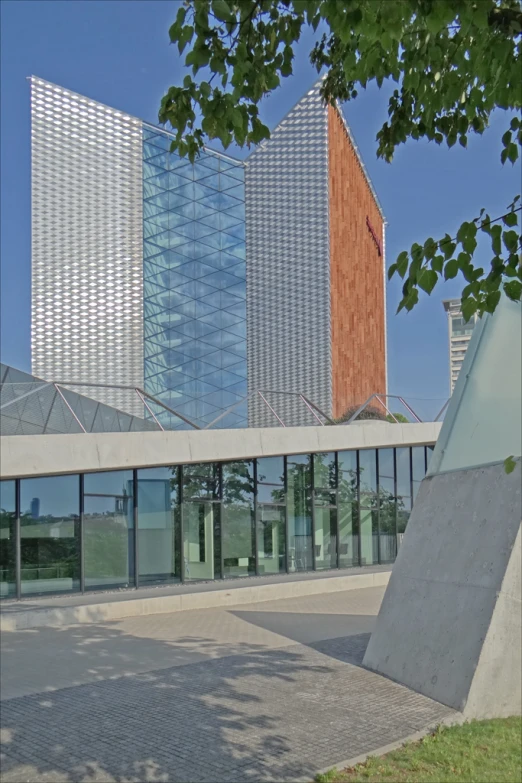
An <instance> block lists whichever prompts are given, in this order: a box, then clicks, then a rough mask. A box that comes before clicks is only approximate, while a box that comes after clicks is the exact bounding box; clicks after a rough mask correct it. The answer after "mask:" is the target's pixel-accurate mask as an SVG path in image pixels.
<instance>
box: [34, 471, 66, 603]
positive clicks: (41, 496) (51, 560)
mask: <svg viewBox="0 0 522 783" xmlns="http://www.w3.org/2000/svg"><path fill="white" fill-rule="evenodd" d="M20 511H21V514H20V535H21V542H20V543H21V574H20V576H21V584H22V595H34V594H37V593H47V592H53V593H54V592H71V591H74V590H79V589H80V479H79V476H78V475H73V476H47V477H45V478H43V477H42V478H33V479H23V480H22V481H21V482H20Z"/></svg>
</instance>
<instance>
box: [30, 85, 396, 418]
mask: <svg viewBox="0 0 522 783" xmlns="http://www.w3.org/2000/svg"><path fill="white" fill-rule="evenodd" d="M30 81H31V109H32V371H33V373H34V374H35V375H37V376H38V377H41V378H45V379H48V380H53V381H61V382H69V383H72V382H85V383H87V382H88V383H89V384H93V383H95V384H100V386H98V387H92V386H91V387H89V388H88V389H87V387H86V388H85V389H82V390H81V391H82V392H83V393H85V394H87V395H88V396H90V397H93V398H96V399H99V400H101V401H102V402H104V403H106V404H108V405H111V406H114V407H116V408H120V409H122V410H125V411H127V412H128V413H131V414H133V415H136V416H143V415H144V409H143V406H142V405H141V404H140V399H139V396H137V395H136V393H135V392H133V391H127V390H126V389H122V388H120V389H118V388H114V387H116V386H120V387H121V386H132V387H138V388H143V389H145V390H146V391H147V393H148V394H150V395H153V396H154V397H156V398H157V399H159V400H161V401H162V402H163V403H165V404H166V405H168V406H169V407H171V408H173V409H175V410H176V411H179V412H180V413H181V414H183V416H185V417H187V418H188V419H190V420H191V421H194V422H196V423H197V424H198V425H199V426H206V425H208V424H209V423H210V422H212V421H213V420H214V419H216V418H217V417H218V416H220V415H221V414H222V413H224V412H225V411H226V410H227V409H228V408H230V407H231V406H234V405H235V407H234V408H233V410H232V411H231V412H229V413H228V414H227V416H226V417H224V418H223V419H222V422H221V423H222V426H226V427H241V426H247V423H248V424H250V426H261V425H272V424H276V423H277V421H276V419H275V418H274V416H273V414H272V412H271V411H270V408H269V407H268V406H266V405H264V404H263V406H262V407H261V406H260V404H258V403H262V400H261V398H260V397H258V396H257V395H256V394H252V395H251V397H250V398H249V400H248V401H246V400H245V399H244V398H245V397H246V396H247V392H252V393H254V392H257V391H262V392H263V393H270V394H272V395H275V398H276V399H277V403H275V404H276V407H277V409H278V410H279V411H280V412H281V415H282V418H283V419H284V421H285V423H286V424H300V423H317V422H316V420H315V419H314V418H313V414H312V413H311V411H310V409H309V408H308V407H307V406H306V405H303V402H302V400H301V399H300V398H299V397H298V396H297V394H295V393H302V394H304V395H305V396H306V397H307V398H308V399H310V400H311V401H312V402H314V403H315V404H316V405H318V406H319V407H320V408H321V410H323V411H324V412H325V413H327V414H328V415H331V416H334V417H335V416H339V415H340V414H342V413H343V412H344V410H345V409H346V408H347V407H348V406H350V405H355V404H359V403H362V402H364V400H365V399H367V398H368V397H369V396H370V395H371V394H372V393H374V392H377V393H379V392H380V393H383V392H386V334H385V283H384V280H385V277H384V272H385V259H384V219H383V215H382V210H381V208H380V206H379V203H378V200H377V197H376V195H375V192H374V190H373V188H372V185H371V183H370V180H369V178H368V176H367V174H366V172H365V169H364V166H363V164H362V162H361V159H360V156H359V154H358V152H357V148H356V146H355V144H354V142H353V139H352V137H351V135H350V131H349V129H348V126H347V125H346V122H345V121H344V118H343V116H342V114H341V112H340V110H339V109H337V108H332V107H327V106H325V105H324V104H323V102H322V100H321V98H320V94H319V83H317V84H316V85H315V86H314V87H313V88H312V89H311V90H310V91H309V92H308V93H307V95H305V96H304V98H303V99H302V100H301V101H299V102H298V103H297V105H296V106H295V107H294V108H293V109H292V110H291V111H290V112H289V114H288V115H287V116H286V117H285V118H284V119H283V121H282V122H281V123H280V124H279V125H278V126H277V128H276V129H275V130H274V131H273V133H272V136H271V139H270V140H268V141H267V142H265V143H264V144H262V145H261V146H260V147H259V148H257V149H256V150H255V151H254V152H253V153H252V154H251V155H250V156H249V158H247V160H246V161H241V160H235V159H233V158H231V157H229V156H227V155H224V154H221V153H218V152H215V151H213V150H210V149H205V150H204V151H203V152H202V154H201V156H200V157H199V158H198V159H197V161H196V162H195V163H194V164H193V165H192V164H191V163H190V162H189V161H188V160H187V159H182V158H180V157H179V156H178V155H176V154H171V153H170V152H169V147H170V142H171V139H172V136H171V134H169V133H168V132H166V131H164V130H162V129H160V128H157V127H154V126H152V125H149V124H148V123H145V122H142V121H141V120H138V119H136V118H135V117H131V116H130V115H127V114H124V113H122V112H120V111H116V110H114V109H111V108H108V107H106V106H104V105H102V104H100V103H97V102H95V101H91V100H90V99H88V98H85V97H82V96H80V95H77V94H75V93H73V92H71V91H70V90H66V89H64V88H61V87H58V86H56V85H53V84H50V83H49V82H46V81H44V80H42V79H39V78H37V77H31V80H30ZM109 387H110V388H109ZM282 392H284V393H285V394H280V396H279V397H278V394H277V393H282ZM288 393H293V394H292V395H291V394H288ZM242 400H243V402H241V401H242ZM157 416H158V418H159V419H160V421H161V422H162V424H163V425H164V426H165V427H175V426H179V425H180V421H179V419H175V417H171V416H170V415H169V414H168V413H167V412H166V411H165V410H162V412H160V411H157Z"/></svg>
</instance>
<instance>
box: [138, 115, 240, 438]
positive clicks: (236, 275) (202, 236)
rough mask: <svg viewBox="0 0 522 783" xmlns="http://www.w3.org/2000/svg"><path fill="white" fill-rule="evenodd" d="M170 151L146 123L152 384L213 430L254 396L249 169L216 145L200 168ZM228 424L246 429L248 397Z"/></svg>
mask: <svg viewBox="0 0 522 783" xmlns="http://www.w3.org/2000/svg"><path fill="white" fill-rule="evenodd" d="M169 147H170V138H169V137H168V136H167V135H166V134H164V133H161V132H160V131H157V130H156V129H154V128H152V127H148V126H144V128H143V179H144V181H143V241H144V253H143V255H144V259H143V276H144V354H145V360H144V362H145V363H144V367H145V370H144V375H145V390H146V391H147V392H149V393H150V394H152V395H154V396H156V397H158V398H159V399H160V400H162V402H164V403H166V404H167V405H169V406H170V407H172V408H175V409H176V410H177V411H179V412H180V413H182V414H183V415H184V416H186V417H187V418H189V419H191V420H192V421H195V422H196V423H198V424H199V425H200V426H204V425H205V424H209V423H210V422H211V421H212V420H213V419H215V418H216V417H217V416H219V414H220V413H222V412H223V411H224V410H226V409H227V408H228V407H230V406H231V405H233V404H234V403H236V402H238V400H240V399H241V398H242V397H245V396H246V302H245V297H246V282H245V274H246V273H245V204H244V201H245V196H244V184H243V172H244V169H243V164H242V163H238V162H235V161H233V160H231V159H230V158H227V157H225V156H222V155H218V154H214V153H211V152H208V151H204V152H203V153H202V154H201V156H200V157H199V158H198V159H197V161H196V163H195V164H194V165H192V164H191V163H190V162H189V161H188V160H187V159H186V158H180V157H179V156H178V155H174V154H170V153H169V152H168V150H169ZM155 413H156V414H157V415H158V418H159V420H160V421H161V422H162V424H163V426H165V427H169V428H178V427H180V426H181V425H180V421H179V419H175V418H174V417H170V414H168V413H167V412H163V413H161V412H160V409H159V408H158V410H157V411H155ZM170 418H172V421H170V420H169V419H170ZM223 425H224V426H226V427H242V426H246V403H245V404H244V405H243V404H242V405H240V406H238V407H237V408H235V409H234V411H233V412H232V413H230V414H228V415H227V417H226V420H224V421H223Z"/></svg>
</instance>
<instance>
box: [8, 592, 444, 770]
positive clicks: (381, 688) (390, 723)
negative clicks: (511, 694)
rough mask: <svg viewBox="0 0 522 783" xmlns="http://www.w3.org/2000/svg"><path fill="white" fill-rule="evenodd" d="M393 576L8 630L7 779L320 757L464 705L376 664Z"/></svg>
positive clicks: (326, 759)
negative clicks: (246, 600)
mask: <svg viewBox="0 0 522 783" xmlns="http://www.w3.org/2000/svg"><path fill="white" fill-rule="evenodd" d="M383 593H384V588H380V587H373V588H366V589H361V590H349V591H343V592H338V593H333V594H327V595H316V596H308V597H301V598H292V599H284V600H279V601H266V602H263V603H256V604H242V605H240V606H238V607H237V608H236V607H227V608H226V609H205V610H195V611H190V612H188V611H187V612H176V613H172V614H156V615H148V616H142V617H133V618H127V619H124V620H119V621H113V622H105V623H96V624H87V625H74V626H64V627H61V628H33V629H29V630H25V631H17V632H4V633H3V634H2V654H1V673H2V692H1V696H2V702H1V726H2V728H1V741H2V745H1V773H2V775H1V779H2V781H3V783H22V782H24V783H25V781H42V782H46V781H49V783H51V781H52V783H58V782H62V781H63V782H64V783H65V782H67V783H98V782H99V783H102V782H103V783H105V781H107V782H108V783H109V781H110V783H116V782H117V783H127V781H129V782H130V781H147V782H149V781H150V782H151V783H153V782H154V781H165V782H167V781H169V782H172V783H198V782H199V781H201V783H203V781H209V782H210V781H212V782H215V783H242V781H253V782H254V783H255V782H256V781H281V782H283V781H285V782H286V781H288V782H289V783H290V782H291V781H299V780H312V778H313V776H314V775H315V773H316V772H317V771H318V770H319V769H322V768H324V767H327V766H330V765H334V764H335V763H337V762H340V761H342V760H343V759H347V758H353V757H354V756H357V755H359V754H361V753H365V752H369V751H371V750H374V749H376V748H378V747H381V746H383V745H386V744H388V743H391V742H394V741H397V740H400V739H401V738H402V737H405V736H406V735H408V734H411V733H413V732H415V731H418V730H421V729H423V728H424V727H425V726H426V725H428V724H432V723H434V722H436V721H438V720H441V719H442V718H444V717H445V716H447V715H448V714H450V712H451V711H450V710H449V709H448V708H446V707H444V706H443V705H441V704H438V703H437V702H433V701H431V700H430V699H428V698H425V697H424V696H421V695H419V694H417V693H414V692H412V691H410V690H408V689H406V688H404V687H403V686H401V685H398V684H396V683H393V682H391V681H390V680H387V679H384V678H382V677H380V676H378V675H376V674H373V673H372V672H369V671H366V670H364V669H362V668H361V666H360V664H361V661H362V657H363V654H364V650H365V648H366V645H367V643H368V639H369V635H370V632H371V630H372V628H373V626H374V623H375V618H376V614H377V612H378V609H379V605H380V602H381V600H382V596H383Z"/></svg>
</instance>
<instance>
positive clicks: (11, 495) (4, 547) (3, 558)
mask: <svg viewBox="0 0 522 783" xmlns="http://www.w3.org/2000/svg"><path fill="white" fill-rule="evenodd" d="M15 562H16V482H15V481H0V598H11V597H12V596H13V595H15V593H16V565H15Z"/></svg>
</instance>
